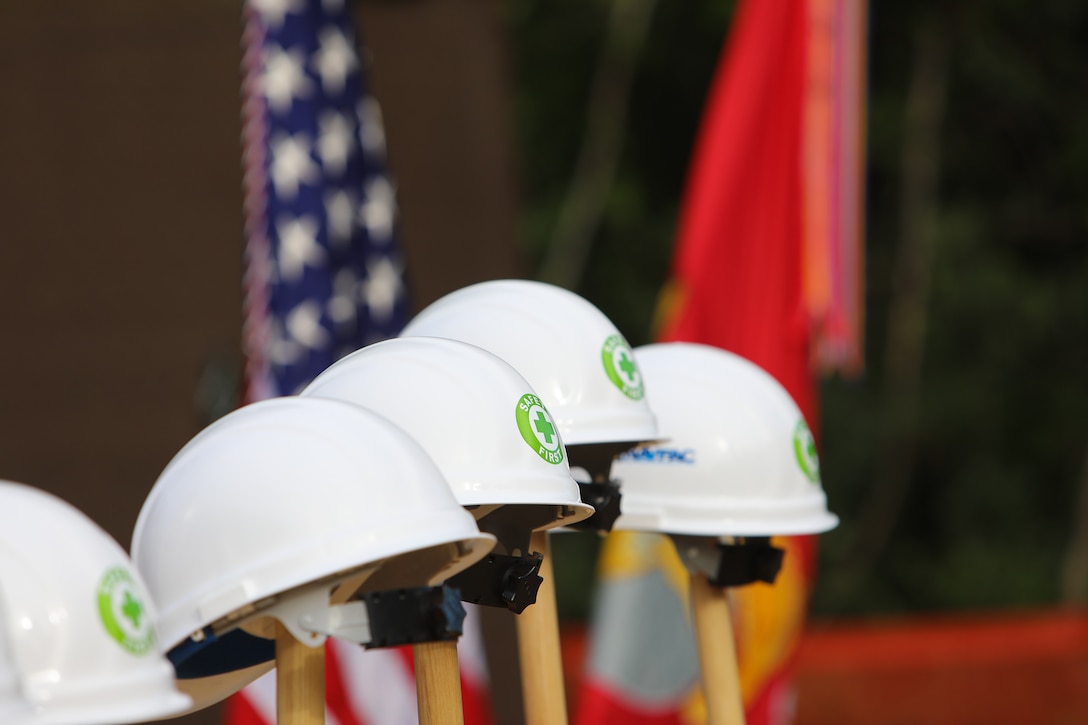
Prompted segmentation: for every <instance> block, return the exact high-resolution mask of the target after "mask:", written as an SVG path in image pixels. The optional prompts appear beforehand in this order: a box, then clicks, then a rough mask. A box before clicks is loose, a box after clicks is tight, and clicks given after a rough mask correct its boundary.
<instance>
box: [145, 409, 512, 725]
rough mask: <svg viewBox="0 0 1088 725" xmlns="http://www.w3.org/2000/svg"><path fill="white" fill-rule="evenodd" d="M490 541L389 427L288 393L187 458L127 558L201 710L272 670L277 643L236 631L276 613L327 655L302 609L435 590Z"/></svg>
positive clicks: (220, 431) (367, 414)
mask: <svg viewBox="0 0 1088 725" xmlns="http://www.w3.org/2000/svg"><path fill="white" fill-rule="evenodd" d="M494 541H495V539H494V537H492V536H488V535H485V534H480V532H479V530H478V529H477V527H476V523H475V520H474V519H473V518H472V516H471V515H469V514H468V513H467V512H466V511H465V510H464V509H463V508H461V506H460V505H459V504H458V503H457V501H456V500H455V499H454V497H453V494H452V493H451V492H450V489H449V486H448V485H447V484H446V481H445V479H444V478H443V477H442V474H441V473H440V472H439V471H438V469H437V468H436V467H435V465H434V463H433V462H432V461H431V460H430V458H429V457H428V456H427V454H426V453H425V452H424V451H423V449H422V448H421V447H420V446H419V444H418V443H416V442H415V441H414V440H413V439H412V438H411V437H409V436H408V434H407V433H405V432H404V431H403V430H401V429H400V428H398V427H397V426H396V425H394V424H393V423H392V422H390V421H389V420H387V419H386V418H383V417H381V416H379V415H377V414H375V413H373V412H371V411H368V410H364V409H363V408H360V407H358V406H355V405H351V404H348V403H344V402H340V401H335V400H326V399H319V398H298V397H292V398H277V399H273V400H266V401H262V402H258V403H253V404H252V405H248V406H245V407H243V408H240V409H238V410H236V411H234V412H232V413H230V414H228V415H226V416H224V417H223V418H221V419H220V420H218V421H216V422H215V423H213V424H211V425H210V426H208V427H207V428H206V429H204V430H203V431H202V432H201V433H199V434H198V435H197V436H196V437H194V438H193V439H192V440H191V441H190V442H189V443H188V444H187V445H186V446H185V447H184V448H182V449H181V451H179V452H178V454H177V455H176V456H174V458H173V460H172V461H171V462H170V463H169V464H168V465H167V466H166V468H165V469H164V470H163V472H162V474H161V475H160V476H159V479H158V481H157V482H156V483H155V486H154V488H153V489H152V490H151V493H150V494H149V495H148V497H147V500H146V501H145V502H144V505H143V508H142V510H141V511H140V515H139V517H138V519H137V521H136V528H135V531H134V532H133V541H132V553H133V559H134V560H135V562H136V565H137V567H138V568H139V569H140V571H141V572H142V573H143V574H144V577H145V579H146V580H147V583H148V586H149V588H150V590H151V593H152V595H153V596H154V598H155V601H156V603H157V604H158V605H159V612H160V618H159V634H160V637H161V638H162V640H163V643H164V644H165V645H166V647H167V648H168V649H169V650H170V656H171V659H172V660H173V662H174V665H175V667H176V668H177V671H178V676H179V685H180V686H181V687H182V689H183V690H186V691H187V692H190V693H192V694H193V695H194V698H195V700H196V706H197V708H200V707H205V706H207V705H210V704H212V703H214V702H216V701H217V700H219V699H222V698H223V697H226V696H227V695H230V694H232V693H233V692H235V691H237V690H238V689H240V688H241V687H243V686H244V685H246V684H248V683H249V682H250V681H252V680H254V679H256V678H257V677H258V676H259V675H260V674H263V672H264V671H267V670H268V669H270V668H271V667H272V664H273V662H272V657H273V649H272V647H271V642H270V641H269V640H267V639H262V638H260V637H253V636H250V635H251V631H250V630H249V629H243V628H241V627H244V626H246V625H248V626H252V627H257V626H259V625H261V624H262V622H263V623H264V624H267V621H268V620H267V619H263V618H264V617H272V618H275V619H278V620H279V621H281V622H282V623H283V625H284V626H285V627H286V628H287V629H288V630H289V631H291V632H292V634H294V635H295V636H296V638H298V639H300V640H302V641H304V642H305V643H307V644H309V645H312V646H316V645H319V644H321V643H323V642H324V640H325V638H324V636H317V635H315V633H314V632H312V631H306V630H305V628H304V627H302V626H301V624H300V622H301V621H302V620H303V619H305V617H302V616H300V615H301V614H303V612H300V610H299V606H300V603H304V604H305V606H308V607H318V608H321V607H327V606H328V604H329V594H330V592H332V590H334V589H335V588H336V587H338V586H339V585H341V584H344V586H345V587H351V588H352V590H353V592H355V591H363V590H365V589H367V588H369V587H371V586H374V587H375V588H377V589H383V588H384V589H393V588H397V587H418V586H423V585H427V584H437V583H441V582H442V581H444V580H445V579H446V578H447V577H449V576H451V575H452V574H455V573H457V572H459V571H461V570H462V569H464V568H465V567H467V566H469V565H471V564H473V563H474V562H476V561H477V560H479V559H480V558H482V557H483V556H485V555H486V554H487V552H488V551H489V550H490V549H491V547H492V546H493V544H494ZM364 579H365V582H364ZM380 584H384V585H385V586H384V587H383V586H380ZM353 592H349V593H347V595H345V596H344V597H343V599H347V598H348V597H349V596H351V594H352V593H353ZM341 593H342V592H338V595H339V594H341ZM256 618H261V619H262V622H256V621H253V620H255V619H256Z"/></svg>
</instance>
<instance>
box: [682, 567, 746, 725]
mask: <svg viewBox="0 0 1088 725" xmlns="http://www.w3.org/2000/svg"><path fill="white" fill-rule="evenodd" d="M691 607H692V615H693V618H694V620H695V634H696V637H695V639H696V642H697V643H698V648H699V667H700V670H701V671H702V678H703V697H704V698H705V699H706V710H707V720H706V722H707V725H744V699H743V697H742V695H741V691H740V672H739V670H738V668H737V648H736V644H735V643H734V641H733V621H732V616H731V614H730V612H729V598H728V590H727V589H726V588H725V587H718V586H714V585H713V584H711V583H710V582H709V581H708V580H707V578H706V575H705V574H702V573H700V572H692V573H691Z"/></svg>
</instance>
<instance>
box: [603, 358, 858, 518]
mask: <svg viewBox="0 0 1088 725" xmlns="http://www.w3.org/2000/svg"><path fill="white" fill-rule="evenodd" d="M635 355H636V357H637V358H638V363H639V367H640V368H641V369H642V371H643V374H644V375H645V376H646V378H647V380H648V381H649V383H650V384H651V385H653V388H654V410H655V412H656V413H657V415H658V420H659V421H660V424H661V434H662V440H661V441H659V442H656V443H654V444H652V445H648V446H644V447H638V448H635V449H633V450H631V451H628V452H626V453H624V454H622V455H621V456H620V457H619V458H618V459H617V460H616V461H615V462H614V463H613V466H612V472H613V474H614V475H615V476H616V478H617V479H618V480H619V481H620V482H621V485H622V487H623V499H622V501H621V504H620V506H621V509H622V514H621V516H620V517H619V519H617V521H616V525H615V528H616V529H628V530H632V529H633V530H643V531H658V532H666V533H678V534H700V535H713V536H775V535H789V534H815V533H820V532H823V531H828V530H830V529H832V528H834V527H835V526H836V525H837V524H838V518H837V517H836V516H835V515H834V514H832V513H830V512H829V511H828V510H827V497H826V496H825V494H824V491H823V488H822V487H821V484H820V472H819V462H818V458H817V455H816V449H815V443H814V442H813V439H812V434H811V433H810V432H809V428H808V425H807V424H806V423H805V420H804V418H803V416H802V415H801V411H800V410H799V409H798V407H797V405H796V404H795V403H794V401H793V399H792V398H791V397H790V395H789V393H787V392H786V390H785V388H783V387H782V385H780V384H779V383H778V381H776V380H775V379H774V378H773V377H772V376H771V375H769V374H768V373H767V372H766V371H764V370H763V369H762V368H760V367H759V366H757V365H755V364H754V363H752V362H750V361H748V360H746V359H744V358H742V357H740V356H739V355H735V354H733V353H730V352H727V351H725V350H722V349H720V348H716V347H711V346H708V345H700V344H695V343H685V342H672V343H660V344H654V345H647V346H644V347H640V348H638V349H636V350H635Z"/></svg>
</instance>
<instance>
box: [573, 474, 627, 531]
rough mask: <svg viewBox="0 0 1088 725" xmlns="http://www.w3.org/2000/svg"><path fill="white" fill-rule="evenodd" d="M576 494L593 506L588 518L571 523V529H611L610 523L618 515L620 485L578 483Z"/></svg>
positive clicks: (614, 520) (611, 483)
mask: <svg viewBox="0 0 1088 725" xmlns="http://www.w3.org/2000/svg"><path fill="white" fill-rule="evenodd" d="M578 494H579V496H580V497H581V499H582V503H585V504H589V505H590V506H592V507H593V515H592V516H590V517H589V518H588V519H584V520H582V521H579V522H578V523H574V524H571V525H570V527H571V528H572V529H579V530H588V531H604V532H608V531H611V530H612V525H613V524H614V523H616V519H618V518H619V516H620V487H619V486H617V485H616V484H615V483H613V482H611V481H609V482H608V483H581V482H579V483H578Z"/></svg>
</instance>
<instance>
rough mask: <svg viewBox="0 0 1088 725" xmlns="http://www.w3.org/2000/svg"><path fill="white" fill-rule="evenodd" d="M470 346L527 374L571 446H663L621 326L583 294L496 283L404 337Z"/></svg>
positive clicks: (450, 301)
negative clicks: (648, 443) (442, 339)
mask: <svg viewBox="0 0 1088 725" xmlns="http://www.w3.org/2000/svg"><path fill="white" fill-rule="evenodd" d="M420 335H422V336H427V337H446V338H451V339H454V340H461V341H463V342H469V343H472V344H473V345H477V346H479V347H482V348H484V349H485V350H487V351H489V352H491V353H494V354H495V355H498V356H499V357H500V358H502V359H503V360H505V361H506V362H507V363H509V364H510V365H513V366H514V368H515V369H517V371H518V372H519V373H521V374H522V375H523V376H524V377H525V379H526V380H528V381H529V384H530V385H532V387H533V390H535V391H536V393H537V394H538V395H539V396H540V397H541V399H542V400H543V401H544V403H545V404H546V405H547V406H548V410H549V412H550V413H551V415H552V417H553V418H554V419H555V422H556V424H557V425H558V426H559V432H560V433H561V434H562V436H563V441H564V443H565V444H566V445H567V446H568V447H570V446H577V445H583V444H596V443H632V444H633V443H636V442H641V441H647V440H652V439H655V438H657V424H656V420H655V419H654V414H653V412H652V411H651V410H650V406H649V405H648V404H647V402H646V397H645V392H646V391H645V387H644V386H643V382H642V376H641V375H640V373H639V370H638V368H637V366H636V365H635V361H634V357H633V355H632V354H631V348H630V347H629V346H628V344H627V342H626V340H624V338H623V335H621V334H620V332H619V330H617V329H616V326H615V325H613V324H612V322H611V321H610V320H609V319H608V318H607V317H606V316H605V315H604V313H602V312H601V311H600V310H599V309H597V308H596V307H594V306H593V305H592V304H591V303H590V302H588V301H587V300H586V299H584V298H582V297H580V296H578V295H577V294H575V293H573V292H570V291H568V290H565V289H563V288H562V287H556V286H554V285H550V284H545V283H543V282H532V281H528V280H493V281H490V282H480V283H478V284H474V285H470V286H468V287H465V288H462V289H460V290H457V291H455V292H451V293H450V294H448V295H446V296H445V297H442V298H441V299H439V300H436V301H435V302H433V303H431V304H430V305H428V306H427V307H426V308H425V309H424V310H423V311H422V312H420V313H419V314H418V315H417V316H416V317H415V318H414V319H413V320H412V321H411V322H409V323H408V325H407V326H406V327H405V329H404V331H403V332H402V333H401V336H402V337H408V336H420Z"/></svg>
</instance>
